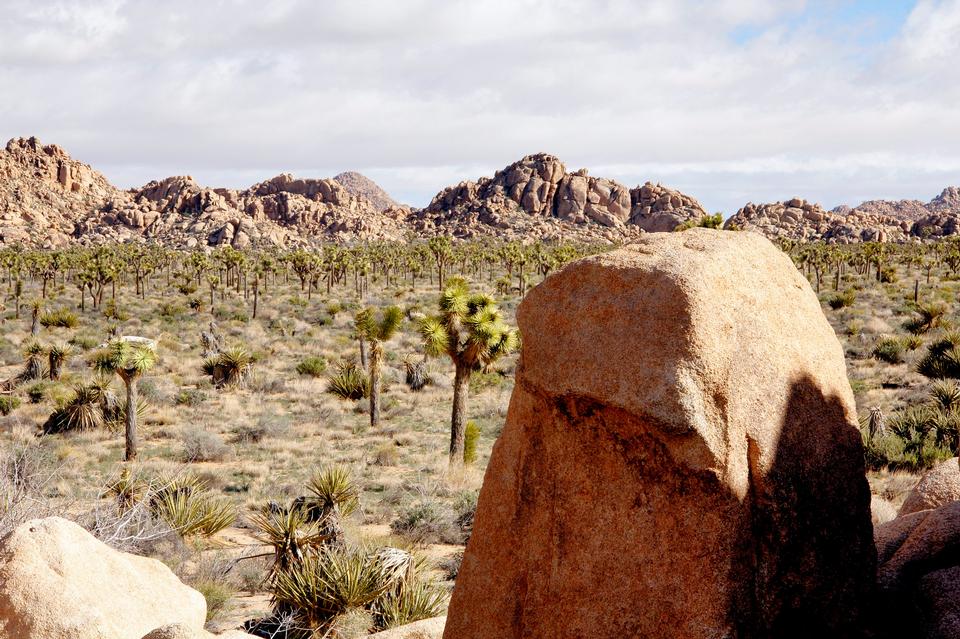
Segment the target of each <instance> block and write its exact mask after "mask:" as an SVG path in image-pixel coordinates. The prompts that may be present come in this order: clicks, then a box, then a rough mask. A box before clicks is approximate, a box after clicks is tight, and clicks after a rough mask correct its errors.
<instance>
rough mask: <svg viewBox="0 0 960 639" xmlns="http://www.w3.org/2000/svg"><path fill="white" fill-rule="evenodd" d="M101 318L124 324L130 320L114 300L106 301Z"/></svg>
mask: <svg viewBox="0 0 960 639" xmlns="http://www.w3.org/2000/svg"><path fill="white" fill-rule="evenodd" d="M103 316H104V317H106V318H107V319H111V320H116V321H118V322H126V321H127V320H128V319H130V314H129V313H127V312H126V311H125V310H123V307H121V306H120V305H119V304H117V302H116V300H112V299H111V300H107V303H106V304H105V305H104V307H103Z"/></svg>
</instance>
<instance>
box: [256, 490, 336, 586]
mask: <svg viewBox="0 0 960 639" xmlns="http://www.w3.org/2000/svg"><path fill="white" fill-rule="evenodd" d="M252 521H253V525H254V526H255V527H256V528H257V532H256V533H255V535H254V536H255V537H256V538H257V540H259V541H260V542H261V543H263V544H265V545H267V546H270V547H271V548H272V549H273V564H272V565H271V567H270V574H269V575H268V579H269V580H271V581H272V580H273V579H275V578H276V575H278V574H279V573H282V572H286V571H288V570H290V568H291V567H292V566H294V565H295V564H298V563H300V562H302V561H303V560H304V559H305V558H306V557H308V556H310V555H311V554H313V553H316V552H318V551H319V550H320V548H322V547H323V544H324V542H325V541H326V539H327V537H326V535H324V534H323V533H321V532H320V530H319V528H318V526H317V522H315V521H310V519H309V518H308V517H307V515H306V513H305V512H304V511H303V509H301V508H279V509H277V510H271V509H269V508H265V509H263V510H262V511H260V512H258V513H256V514H254V515H253V517H252Z"/></svg>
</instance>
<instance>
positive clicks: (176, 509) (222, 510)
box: [153, 491, 237, 537]
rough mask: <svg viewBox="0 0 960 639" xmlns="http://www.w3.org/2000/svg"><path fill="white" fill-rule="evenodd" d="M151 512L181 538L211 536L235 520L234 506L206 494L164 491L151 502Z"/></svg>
mask: <svg viewBox="0 0 960 639" xmlns="http://www.w3.org/2000/svg"><path fill="white" fill-rule="evenodd" d="M153 512H154V514H155V515H156V516H157V517H159V518H160V519H162V520H164V521H165V522H167V524H169V525H170V527H171V528H173V529H174V530H176V531H177V532H178V533H179V534H180V535H181V536H183V537H191V536H195V535H199V536H201V537H212V536H213V535H215V534H216V533H218V532H219V531H221V530H223V529H224V528H226V527H228V526H230V525H231V524H233V522H234V521H235V520H236V518H237V513H236V510H235V509H234V507H233V504H231V503H229V502H227V501H225V500H222V499H217V498H215V497H213V496H212V495H210V494H208V493H206V492H198V493H188V492H182V491H181V492H175V491H163V492H162V493H161V494H160V495H158V496H157V497H156V499H155V500H154V501H153Z"/></svg>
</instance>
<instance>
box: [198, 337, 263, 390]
mask: <svg viewBox="0 0 960 639" xmlns="http://www.w3.org/2000/svg"><path fill="white" fill-rule="evenodd" d="M253 361H254V360H253V356H252V355H251V354H250V353H248V352H247V351H246V349H244V348H243V347H242V346H232V347H230V348H227V349H225V350H223V351H220V352H219V353H218V354H217V355H216V356H214V357H211V358H208V359H207V360H205V361H204V362H203V372H204V373H206V374H207V375H210V377H211V378H212V380H213V384H214V386H216V387H217V388H224V387H228V386H242V385H243V384H244V383H245V382H246V381H247V377H248V376H249V375H250V371H251V370H252V368H253Z"/></svg>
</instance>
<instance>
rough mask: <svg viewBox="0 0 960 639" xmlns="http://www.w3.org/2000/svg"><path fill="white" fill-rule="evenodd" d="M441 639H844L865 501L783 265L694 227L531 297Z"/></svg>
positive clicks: (856, 605)
mask: <svg viewBox="0 0 960 639" xmlns="http://www.w3.org/2000/svg"><path fill="white" fill-rule="evenodd" d="M518 321H519V324H520V328H521V331H522V334H523V339H524V345H523V353H522V355H521V361H520V365H519V368H518V372H517V380H516V387H515V389H514V393H513V397H512V399H511V404H510V409H509V413H508V416H507V423H506V426H505V428H504V431H503V434H502V436H501V437H500V439H499V441H498V442H497V444H496V446H495V448H494V451H493V455H492V458H491V460H490V464H489V467H488V468H487V472H486V476H485V479H484V485H483V489H482V491H481V494H480V500H479V506H478V509H477V514H476V520H475V525H474V531H473V535H472V537H471V539H470V543H469V545H468V547H467V550H466V553H465V556H464V559H463V564H462V567H461V571H460V575H459V577H458V579H457V584H456V588H455V590H454V593H453V598H452V601H451V605H450V609H449V613H448V619H447V625H446V630H445V634H444V637H446V638H447V639H472V638H480V637H498V638H509V637H517V638H519V637H524V638H537V637H604V638H606V637H660V638H667V639H669V638H673V637H676V638H679V637H683V638H684V639H696V638H703V639H707V638H710V639H720V638H733V637H736V638H739V639H744V638H750V637H756V638H760V637H763V638H768V637H777V638H779V639H784V638H790V637H798V638H799V637H805V638H809V637H833V638H842V637H852V636H859V633H860V629H861V626H862V623H863V619H862V617H863V616H864V609H865V607H866V605H867V602H868V601H869V599H870V597H871V596H872V592H873V585H874V568H875V558H876V557H875V552H876V551H875V548H874V545H873V540H872V526H871V521H870V492H869V489H868V486H867V482H866V479H865V477H864V465H863V451H862V447H861V441H860V435H859V432H858V430H857V426H856V423H857V422H856V412H855V407H854V401H853V395H852V392H851V390H850V385H849V383H848V381H847V376H846V370H845V365H844V359H843V352H842V349H841V347H840V344H839V343H838V341H837V339H836V336H835V335H834V332H833V330H832V329H831V328H830V325H829V324H828V323H827V321H826V319H825V318H824V316H823V314H822V312H821V309H820V304H819V303H818V301H817V298H816V296H815V295H814V294H813V292H812V290H811V289H810V286H809V285H808V283H807V282H806V280H804V278H803V277H802V276H801V275H800V274H799V273H798V272H797V269H796V268H795V267H794V265H793V264H792V263H791V261H790V259H789V258H788V257H787V256H786V255H784V254H783V253H782V252H780V251H779V250H778V249H777V248H776V247H774V246H773V245H772V244H771V243H770V242H769V241H768V240H766V239H764V238H762V237H760V236H759V235H755V234H752V233H732V232H725V231H710V230H703V229H694V230H690V231H685V232H683V233H675V234H651V235H649V236H646V237H645V238H643V239H641V240H640V241H639V242H638V243H637V244H635V245H633V246H630V247H627V248H625V249H622V250H618V251H615V252H612V253H608V254H605V255H599V256H595V257H591V258H588V259H585V260H582V261H579V262H577V263H574V264H572V265H570V266H568V267H567V268H565V269H564V270H563V271H561V272H560V273H558V274H555V275H553V276H551V277H549V278H547V280H546V281H545V282H544V283H542V284H541V285H540V286H538V287H536V288H535V289H533V290H532V291H531V292H530V293H529V294H528V296H527V297H526V299H525V300H524V302H523V303H522V305H521V307H520V309H519V314H518Z"/></svg>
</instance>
